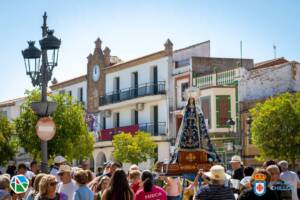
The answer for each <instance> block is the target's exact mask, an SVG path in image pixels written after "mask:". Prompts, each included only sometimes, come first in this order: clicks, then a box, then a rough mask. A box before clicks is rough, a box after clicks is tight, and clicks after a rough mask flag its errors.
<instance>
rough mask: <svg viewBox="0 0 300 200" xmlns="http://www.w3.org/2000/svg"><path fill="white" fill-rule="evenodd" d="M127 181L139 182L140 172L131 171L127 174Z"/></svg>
mask: <svg viewBox="0 0 300 200" xmlns="http://www.w3.org/2000/svg"><path fill="white" fill-rule="evenodd" d="M129 180H130V182H131V183H137V182H139V181H140V180H141V172H140V171H139V170H132V171H130V172H129Z"/></svg>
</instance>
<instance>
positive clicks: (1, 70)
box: [0, 0, 300, 101]
mask: <svg viewBox="0 0 300 200" xmlns="http://www.w3.org/2000/svg"><path fill="white" fill-rule="evenodd" d="M299 8H300V1H297V0H294V1H292V0H285V1H283V0H273V1H271V0H209V1H207V0H198V1H197V0H194V1H192V0H181V1H180V0H160V1H159V0H157V1H151V0H148V1H141V0H139V1H138V0H137V1H133V0H132V1H125V0H123V1H121V0H119V1H115V0H111V1H108V0H106V1H102V0H86V1H74V0H64V1H62V0H48V1H46V0H27V1H21V0H20V1H17V0H15V1H14V0H12V1H0V27H1V31H0V45H1V48H2V50H1V53H0V101H4V100H8V99H13V98H16V97H21V96H23V95H24V91H25V89H31V88H32V86H31V81H30V78H29V77H28V76H26V75H25V67H24V61H23V58H22V55H21V50H22V49H25V48H27V42H26V41H27V40H36V41H38V40H40V39H41V28H40V27H41V25H42V15H43V12H44V11H47V14H48V26H49V28H50V29H55V33H54V34H55V35H56V36H57V37H59V38H61V39H62V45H61V49H60V54H59V64H58V67H57V68H55V69H54V76H55V77H56V78H57V80H58V81H63V80H67V79H70V78H73V77H76V76H79V75H82V74H85V73H86V64H87V59H86V57H87V55H88V54H89V53H91V52H93V49H94V41H95V40H96V38H97V37H100V38H101V40H102V41H103V43H102V44H103V46H108V47H109V48H110V49H111V54H112V55H117V56H119V57H120V58H121V59H123V60H128V59H132V58H135V57H139V56H142V55H145V54H149V53H152V52H155V51H158V50H161V49H162V48H163V43H164V42H165V41H166V39H167V38H170V39H171V40H172V42H173V43H174V48H175V49H178V48H182V47H185V46H189V45H192V44H195V43H198V42H202V41H206V40H210V41H211V56H214V57H240V49H239V44H240V40H242V41H243V57H245V58H253V59H254V61H255V62H259V61H262V60H267V59H272V58H273V57H274V54H273V44H276V46H277V57H281V56H284V57H286V58H287V59H290V60H297V61H300V50H299V49H300V48H299V47H300V38H299V37H300V26H299V19H300V12H298V11H299Z"/></svg>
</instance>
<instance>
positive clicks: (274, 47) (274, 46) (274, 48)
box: [273, 44, 276, 58]
mask: <svg viewBox="0 0 300 200" xmlns="http://www.w3.org/2000/svg"><path fill="white" fill-rule="evenodd" d="M273 50H274V58H276V45H275V44H274V45H273Z"/></svg>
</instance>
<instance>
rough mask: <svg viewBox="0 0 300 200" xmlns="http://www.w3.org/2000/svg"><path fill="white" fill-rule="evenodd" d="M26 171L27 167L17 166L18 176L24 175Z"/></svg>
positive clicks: (23, 165) (22, 164)
mask: <svg viewBox="0 0 300 200" xmlns="http://www.w3.org/2000/svg"><path fill="white" fill-rule="evenodd" d="M26 171H27V167H26V165H25V164H24V163H21V164H19V165H18V174H22V175H25V173H26Z"/></svg>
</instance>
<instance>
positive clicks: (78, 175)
mask: <svg viewBox="0 0 300 200" xmlns="http://www.w3.org/2000/svg"><path fill="white" fill-rule="evenodd" d="M74 179H75V181H76V182H77V184H78V185H85V184H87V183H88V175H87V173H86V171H85V170H83V169H79V170H77V171H76V172H75V174H74Z"/></svg>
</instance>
